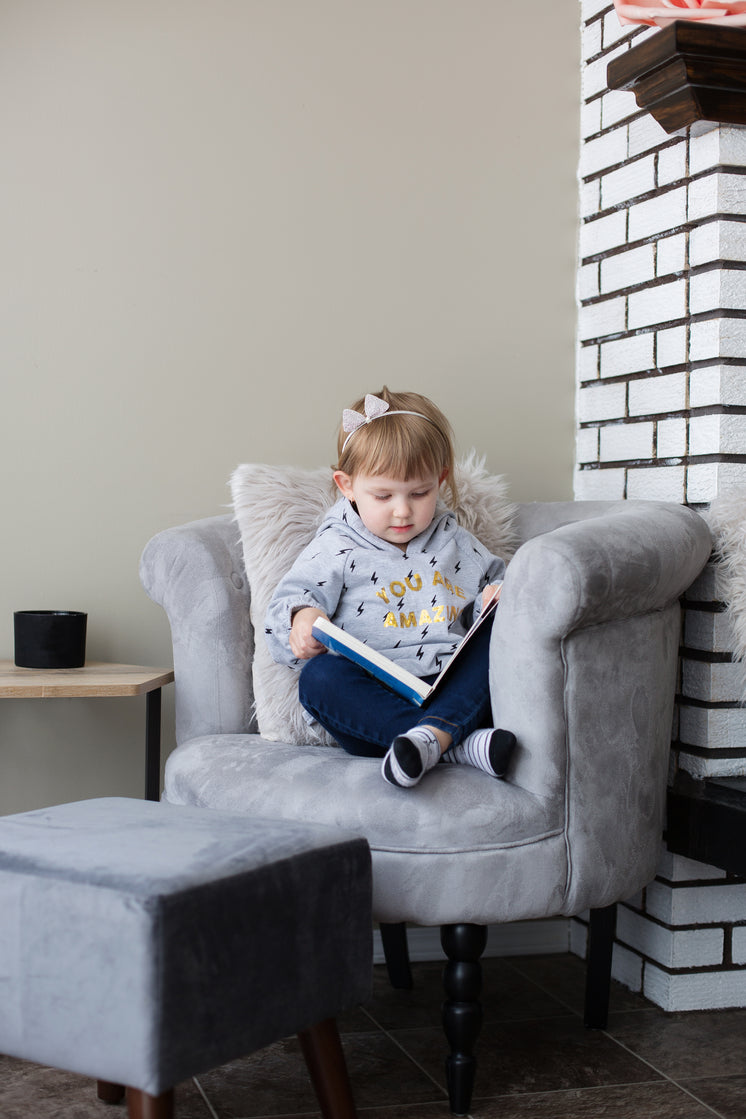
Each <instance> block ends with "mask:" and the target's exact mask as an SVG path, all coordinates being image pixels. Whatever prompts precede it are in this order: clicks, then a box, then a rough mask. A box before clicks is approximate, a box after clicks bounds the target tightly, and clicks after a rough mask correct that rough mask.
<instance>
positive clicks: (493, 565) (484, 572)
mask: <svg viewBox="0 0 746 1119" xmlns="http://www.w3.org/2000/svg"><path fill="white" fill-rule="evenodd" d="M459 532H460V533H461V534H462V535H463V541H462V547H463V549H464V551H465V552H467V551H468V552H471V554H472V555H473V556H474V559H475V562H476V563H477V564H478V566H479V568H480V570H479V574H478V587H477V594H476V595H475V596H474V598H473V599H472V600H471V602H467V604H466V606H465V607H464V609H463V610H462V611H461V613H460V614H459V616H458V618H457V619H456V621H455V622H453V624H452V625H451V626H450V629H451V630H452V631H453V632H454V633H460V634H461V635H462V636H463V634H465V633H466V632H467V630H469V629H470V628H471V626H472V625H473V624H474V622H475V621H476V620H477V618H478V617H479V615H480V614H481V613H482V591H483V590H484V588H485V587H487V586H491V585H497V584H500V583H502V581H503V579H504V578H505V561H504V560H502V559H500V557H499V556H493V555H492V553H491V552H489V551H488V550H487V548H485V547H484V545H483V544H482V543H480V541H479V540H478V539H477V538H476V536H473V535H472V534H471V533H470V532H467V531H466V529H463V528H462V529H459Z"/></svg>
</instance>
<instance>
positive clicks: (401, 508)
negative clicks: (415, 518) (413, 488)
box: [394, 497, 411, 517]
mask: <svg viewBox="0 0 746 1119" xmlns="http://www.w3.org/2000/svg"><path fill="white" fill-rule="evenodd" d="M410 510H411V505H410V502H409V498H407V497H400V498H398V499H397V501H396V503H395V505H394V515H395V516H397V517H408V516H409V514H410Z"/></svg>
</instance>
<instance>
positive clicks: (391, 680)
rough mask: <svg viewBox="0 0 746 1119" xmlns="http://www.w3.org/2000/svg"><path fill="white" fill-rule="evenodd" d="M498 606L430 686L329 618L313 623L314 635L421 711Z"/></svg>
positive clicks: (490, 605)
mask: <svg viewBox="0 0 746 1119" xmlns="http://www.w3.org/2000/svg"><path fill="white" fill-rule="evenodd" d="M496 606H497V599H492V601H491V602H489V603H488V604H487V606H486V607H485V608H484V609H483V610H482V612H481V614H480V615H479V617H478V618H477V620H476V622H474V624H473V626H472V627H471V629H470V630H469V631H468V633H467V634H466V636H465V637H464V638H463V640H462V641H461V644H460V645H459V647H458V649H457V650H456V652H455V653H454V654H453V656H452V657H451V659H450V660H449V662H448V664H447V665H446V666H445V668H444V669H443V671H442V672H441V673H440V675H439V676H438V677H437V679H436V680H435V681H434V682H433V683H432V684H426V683H425V681H424V680H420V678H419V676H415V675H414V673H412V672H407V670H406V669H405V668H400V667H399V666H398V665H397V664H395V663H394V662H393V661H392V660H391V659H390V658H389V657H387V656H384V654H383V653H379V652H378V650H377V649H371V648H370V646H369V645H366V644H365V642H364V641H361V640H360V639H359V638H358V637H354V636H353V635H352V634H351V633H348V632H347V630H344V629H340V628H339V626H335V625H334V622H330V621H329V619H328V618H317V619H316V621H315V622H314V623H313V635H314V637H315V638H316V640H317V641H320V642H321V644H322V645H325V646H326V648H327V649H329V650H330V652H332V653H339V654H340V656H343V657H347V659H348V660H351V661H354V663H355V664H359V665H360V666H361V667H362V668H364V669H365V670H366V672H369V673H370V674H371V676H375V678H376V679H377V680H380V681H381V683H382V684H385V685H386V686H387V687H389V688H391V690H392V691H394V692H398V694H399V695H401V696H404V698H405V699H408V700H409V702H410V703H414V704H415V705H416V706H417V707H421V706H422V704H423V703H424V702H425V700H426V699H427V698H428V697H429V696H430V695H432V693H433V692H434V691H435V689H436V688H437V687H439V685H440V683H441V681H442V679H443V677H444V676H445V675H446V673H447V672H448V669H449V668H450V667H451V665H452V664H453V662H454V661H455V660H456V658H457V657H458V655H459V653H460V652H461V650H462V649H463V647H464V645H465V644H466V642H467V641H468V640H469V638H470V637H471V636H472V634H473V633H475V632H476V630H477V629H478V628H479V626H480V625H481V624H482V622H483V621H485V619H486V618H489V617H491V615H492V613H493V611H494V609H495V607H496Z"/></svg>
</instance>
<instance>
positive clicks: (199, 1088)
mask: <svg viewBox="0 0 746 1119" xmlns="http://www.w3.org/2000/svg"><path fill="white" fill-rule="evenodd" d="M192 1083H193V1084H194V1086H195V1088H196V1089H197V1091H198V1092H199V1094H200V1095H201V1096H202V1099H203V1100H204V1101H205V1106H206V1107H207V1110H208V1111H209V1112H210V1119H220V1116H219V1115H218V1113H217V1111H216V1110H215V1108H214V1107H213V1106H212V1104H211V1103H210V1101H209V1100H208V1098H207V1095H206V1094H205V1090H204V1088H203V1087H202V1085H201V1084H200V1082H199V1080H198V1079H197V1077H196V1076H193V1077H192Z"/></svg>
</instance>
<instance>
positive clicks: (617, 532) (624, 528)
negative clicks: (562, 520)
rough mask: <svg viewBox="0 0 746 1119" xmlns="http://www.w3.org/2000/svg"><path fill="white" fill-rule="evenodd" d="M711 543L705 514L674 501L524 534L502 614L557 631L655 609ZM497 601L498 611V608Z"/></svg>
mask: <svg viewBox="0 0 746 1119" xmlns="http://www.w3.org/2000/svg"><path fill="white" fill-rule="evenodd" d="M711 549H712V539H711V535H710V530H709V528H708V526H707V523H706V522H705V520H704V519H703V518H702V517H700V516H699V514H698V513H696V512H694V510H693V509H688V508H686V507H685V506H682V505H674V504H672V503H667V502H657V501H640V502H625V503H618V504H614V505H613V506H612V507H611V508H609V511H608V512H606V513H602V514H601V515H599V516H594V517H591V518H589V519H583V520H578V521H575V522H573V523H572V524H565V525H563V526H561V527H560V528H557V529H555V530H554V531H551V532H547V533H544V534H543V535H541V536H535V537H533V538H532V539H531V540H528V541H527V542H526V543H525V544H524V545H523V546H522V547H521V548H519V549H518V551H517V552H516V555H515V556H514V558H513V560H512V561H511V563H510V565H509V567H508V571H507V573H506V578H505V590H504V595H505V601H504V602H501V604H500V613H501V615H502V619H503V620H504V619H505V615H506V614H507V613H511V614H512V615H513V617H514V619H516V620H517V619H518V618H520V619H522V624H525V623H526V622H527V621H529V620H531V619H534V620H535V622H536V624H537V625H540V627H541V629H542V630H543V631H545V632H546V633H552V634H554V635H555V636H557V637H561V636H564V635H565V634H567V633H570V632H572V631H573V630H574V629H577V628H578V627H581V626H588V625H598V624H599V623H601V622H604V621H609V620H611V619H619V618H624V617H630V616H632V615H636V614H645V613H648V612H649V611H651V610H662V609H664V608H665V607H667V606H670V605H671V603H673V602H676V601H677V600H678V599H679V598H680V597H681V595H682V594H683V593H684V591H685V590H686V589H687V587H689V586H690V585H691V584H692V583H693V581H694V580H695V579H696V577H697V575H698V574H699V573H700V571H701V570H702V568H703V567H704V565H705V564H706V562H707V559H708V557H709V555H710V551H711ZM503 607H505V610H503Z"/></svg>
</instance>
